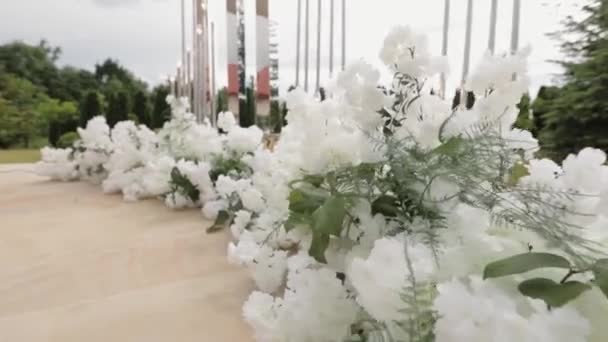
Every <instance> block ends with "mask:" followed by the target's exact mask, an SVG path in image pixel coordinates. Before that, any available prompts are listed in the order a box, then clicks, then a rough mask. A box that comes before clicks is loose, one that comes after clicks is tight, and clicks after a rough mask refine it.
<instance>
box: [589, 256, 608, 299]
mask: <svg viewBox="0 0 608 342" xmlns="http://www.w3.org/2000/svg"><path fill="white" fill-rule="evenodd" d="M591 270H592V271H593V275H594V276H595V280H594V282H595V285H597V286H598V287H599V288H600V290H602V292H603V293H604V295H605V296H606V297H608V259H600V260H598V261H596V262H595V264H594V265H593V266H592V267H591Z"/></svg>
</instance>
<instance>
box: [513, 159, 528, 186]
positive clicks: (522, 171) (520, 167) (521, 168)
mask: <svg viewBox="0 0 608 342" xmlns="http://www.w3.org/2000/svg"><path fill="white" fill-rule="evenodd" d="M529 174H530V172H529V171H528V168H527V167H526V165H524V164H522V163H517V164H515V165H513V168H512V169H511V177H510V178H509V184H511V185H515V184H517V182H518V181H519V179H520V178H522V177H525V176H527V175H529Z"/></svg>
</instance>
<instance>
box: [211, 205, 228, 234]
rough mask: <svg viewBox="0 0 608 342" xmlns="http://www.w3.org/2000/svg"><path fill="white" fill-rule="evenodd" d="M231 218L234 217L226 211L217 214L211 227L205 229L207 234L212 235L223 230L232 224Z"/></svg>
mask: <svg viewBox="0 0 608 342" xmlns="http://www.w3.org/2000/svg"><path fill="white" fill-rule="evenodd" d="M233 218H234V217H233V216H232V215H231V214H230V213H229V212H227V211H226V210H221V211H220V212H219V213H217V218H216V219H215V222H214V223H213V225H212V226H211V227H209V228H207V233H214V232H217V231H220V230H222V229H224V228H228V227H229V226H230V225H231V224H232V219H233Z"/></svg>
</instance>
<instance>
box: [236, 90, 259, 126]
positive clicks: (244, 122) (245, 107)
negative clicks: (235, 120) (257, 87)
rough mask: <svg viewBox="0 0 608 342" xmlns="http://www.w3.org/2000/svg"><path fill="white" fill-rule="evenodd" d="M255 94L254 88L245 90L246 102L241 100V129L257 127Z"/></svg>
mask: <svg viewBox="0 0 608 342" xmlns="http://www.w3.org/2000/svg"><path fill="white" fill-rule="evenodd" d="M256 115H257V114H256V108H255V94H254V89H253V88H252V87H247V89H246V90H245V100H242V99H241V100H239V124H240V126H241V127H249V126H253V125H255V118H256Z"/></svg>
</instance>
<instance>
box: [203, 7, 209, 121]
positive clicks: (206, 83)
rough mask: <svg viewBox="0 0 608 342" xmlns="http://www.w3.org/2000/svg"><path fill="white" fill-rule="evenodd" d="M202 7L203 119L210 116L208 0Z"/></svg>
mask: <svg viewBox="0 0 608 342" xmlns="http://www.w3.org/2000/svg"><path fill="white" fill-rule="evenodd" d="M202 6H203V12H202V13H203V39H202V40H203V49H202V51H203V64H202V68H203V71H204V74H203V75H204V76H203V87H202V88H203V89H202V93H203V110H202V113H203V115H202V117H203V118H204V117H207V116H209V107H208V105H209V101H208V100H209V98H208V95H209V94H208V92H209V22H208V17H207V0H202Z"/></svg>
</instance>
